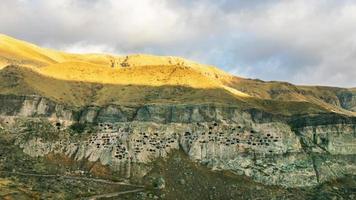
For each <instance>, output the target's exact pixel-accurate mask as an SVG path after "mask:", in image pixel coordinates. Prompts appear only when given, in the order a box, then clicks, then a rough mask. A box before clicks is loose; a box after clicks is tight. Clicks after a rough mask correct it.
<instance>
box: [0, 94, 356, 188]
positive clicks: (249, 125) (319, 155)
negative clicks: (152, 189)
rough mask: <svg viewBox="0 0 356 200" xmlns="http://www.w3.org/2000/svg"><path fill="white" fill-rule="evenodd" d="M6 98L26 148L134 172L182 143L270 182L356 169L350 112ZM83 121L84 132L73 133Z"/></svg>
mask: <svg viewBox="0 0 356 200" xmlns="http://www.w3.org/2000/svg"><path fill="white" fill-rule="evenodd" d="M0 101H1V103H2V104H1V105H12V106H11V107H9V108H7V107H6V106H0V114H1V117H0V124H1V126H2V127H3V128H6V129H8V130H10V131H13V132H17V134H18V139H17V140H16V144H17V145H19V146H20V147H21V148H23V151H24V152H25V153H26V154H28V155H31V156H33V157H37V156H45V155H47V154H49V153H58V154H65V155H67V156H69V157H72V158H73V159H75V160H83V159H86V160H89V161H93V162H96V161H98V162H101V163H102V164H104V165H108V166H110V167H111V168H112V169H113V170H115V171H117V172H118V173H119V174H120V175H121V176H124V177H128V178H129V177H133V176H135V177H142V176H144V174H145V173H147V172H148V170H149V169H150V162H152V161H154V160H156V159H157V158H161V157H163V158H165V157H167V156H169V155H170V152H172V151H173V150H178V149H179V150H182V151H184V152H185V153H186V154H187V155H189V157H190V158H191V160H193V161H196V162H200V163H201V164H204V165H206V166H207V167H209V168H211V169H213V170H229V171H232V172H234V173H236V174H240V175H246V176H248V177H251V178H252V179H254V180H255V181H258V182H261V183H264V184H270V185H283V186H286V187H299V186H311V185H316V184H318V183H320V182H324V181H327V180H330V179H334V178H337V177H342V176H346V175H348V174H356V167H355V166H356V163H355V159H354V156H355V154H356V148H355V145H353V144H355V143H356V141H355V138H356V137H355V136H356V128H355V126H356V120H355V118H351V117H346V116H338V115H336V114H320V115H315V116H306V115H304V116H292V117H285V116H275V115H272V114H269V113H266V112H262V111H259V110H241V109H238V108H236V107H233V106H226V105H225V106H221V105H220V106H218V105H143V106H118V105H108V106H105V107H96V106H90V107H85V108H70V107H67V106H65V105H60V104H56V103H54V102H51V101H49V100H47V99H44V98H41V97H37V96H31V97H14V96H5V97H4V96H2V97H1V98H0ZM38 123H39V124H41V125H39V126H37V125H36V126H35V125H34V124H38ZM31 124H32V125H31ZM46 124H47V125H46ZM77 124H81V125H82V126H83V127H84V128H82V129H81V131H80V133H76V134H77V135H80V137H76V136H75V135H74V136H73V133H71V128H72V127H73V125H77ZM29 126H32V127H31V131H28V130H27V129H28V127H29ZM70 133H71V134H70Z"/></svg>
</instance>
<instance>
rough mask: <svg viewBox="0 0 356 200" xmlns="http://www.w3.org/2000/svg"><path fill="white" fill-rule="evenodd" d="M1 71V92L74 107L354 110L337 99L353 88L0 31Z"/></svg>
mask: <svg viewBox="0 0 356 200" xmlns="http://www.w3.org/2000/svg"><path fill="white" fill-rule="evenodd" d="M5 66H9V67H5ZM4 67H5V68H4ZM1 68H3V69H2V70H0V81H1V82H0V94H18V95H21V94H23V95H25V94H26V95H27V94H38V95H42V96H45V97H48V98H51V99H53V100H56V101H60V102H63V103H66V104H70V105H74V106H83V105H90V104H97V105H103V104H111V103H115V104H134V103H136V104H143V103H225V104H234V105H237V104H239V106H248V107H255V108H260V109H265V110H268V111H270V112H275V111H278V112H283V113H288V110H292V108H293V110H294V111H293V113H294V112H297V111H298V109H299V110H300V113H302V112H305V111H310V112H319V111H322V112H324V111H327V112H337V113H342V114H347V115H355V112H353V111H355V110H356V101H350V102H347V105H346V106H345V105H341V104H343V103H342V102H341V101H340V97H342V98H343V95H344V93H345V94H347V95H348V96H347V95H346V97H347V98H349V96H350V94H351V98H352V95H353V94H355V93H356V91H355V89H344V88H330V87H311V86H310V87H306V86H295V85H292V84H289V83H282V82H263V81H259V80H251V79H244V78H240V77H236V76H232V75H230V74H228V73H226V72H224V71H222V70H220V69H218V68H216V67H213V66H208V65H202V64H199V63H196V62H193V61H189V60H186V59H183V58H179V57H171V56H167V57H164V56H153V55H143V54H138V55H129V56H114V55H105V54H71V53H65V52H60V51H56V50H51V49H46V48H41V47H38V46H36V45H33V44H30V43H27V42H25V41H21V40H17V39H14V38H11V37H9V36H6V35H1V34H0V69H1ZM355 99H356V94H355ZM347 109H348V110H347Z"/></svg>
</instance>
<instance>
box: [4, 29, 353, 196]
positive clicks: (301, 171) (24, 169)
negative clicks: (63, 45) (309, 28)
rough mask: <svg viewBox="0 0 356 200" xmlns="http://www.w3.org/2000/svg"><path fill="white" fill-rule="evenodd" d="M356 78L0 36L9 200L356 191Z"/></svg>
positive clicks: (289, 194) (313, 193) (344, 193)
mask: <svg viewBox="0 0 356 200" xmlns="http://www.w3.org/2000/svg"><path fill="white" fill-rule="evenodd" d="M355 111H356V89H355V88H351V89H348V88H336V87H324V86H297V85H293V84H290V83H285V82H277V81H270V82H266V81H261V80H253V79H248V78H242V77H237V76H233V75H231V74H228V73H226V72H224V71H222V70H220V69H218V68H216V67H213V66H208V65H202V64H199V63H195V62H193V61H189V60H186V59H183V58H178V57H164V56H153V55H127V56H116V55H103V54H70V53H65V52H60V51H55V50H51V49H45V48H41V47H38V46H35V45H33V44H30V43H27V42H24V41H20V40H16V39H14V38H11V37H8V36H5V35H0V146H1V148H0V199H100V198H105V197H108V198H120V199H121V198H122V199H137V200H142V199H168V200H171V199H172V200H174V199H177V197H179V198H184V199H187V200H190V199H192V200H193V199H194V200H196V199H235V198H236V197H239V198H241V199H328V198H331V199H339V198H342V199H354V188H355V185H356V181H355V180H356V179H355V175H356V159H355V155H356V145H355V143H356V138H355V136H356V135H355V133H356V126H355V125H356V114H355V113H356V112H355Z"/></svg>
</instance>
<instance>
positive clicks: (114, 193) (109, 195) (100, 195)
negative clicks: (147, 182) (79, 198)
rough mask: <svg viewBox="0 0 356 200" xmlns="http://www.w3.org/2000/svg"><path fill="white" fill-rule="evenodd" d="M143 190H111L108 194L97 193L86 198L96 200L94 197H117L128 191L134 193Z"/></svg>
mask: <svg viewBox="0 0 356 200" xmlns="http://www.w3.org/2000/svg"><path fill="white" fill-rule="evenodd" d="M141 191H144V189H142V188H141V189H135V190H127V191H123V192H113V193H108V194H99V195H94V196H91V197H88V198H86V199H87V200H96V199H102V198H111V197H117V196H120V195H122V194H130V193H136V192H141Z"/></svg>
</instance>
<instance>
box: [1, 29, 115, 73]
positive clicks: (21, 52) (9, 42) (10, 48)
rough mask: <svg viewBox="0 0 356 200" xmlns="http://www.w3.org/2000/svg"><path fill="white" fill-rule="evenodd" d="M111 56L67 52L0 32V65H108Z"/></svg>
mask: <svg viewBox="0 0 356 200" xmlns="http://www.w3.org/2000/svg"><path fill="white" fill-rule="evenodd" d="M112 59H113V56H109V55H101V54H83V55H80V54H69V53H64V52H60V51H55V50H51V49H46V48H41V47H38V46H36V45H33V44H31V43H28V42H25V41H22V40H17V39H14V38H12V37H9V36H6V35H3V34H0V67H4V66H6V65H9V64H18V65H26V66H33V67H42V66H47V65H49V64H54V63H61V62H68V61H81V62H90V63H93V64H100V65H110V63H111V60H112Z"/></svg>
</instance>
